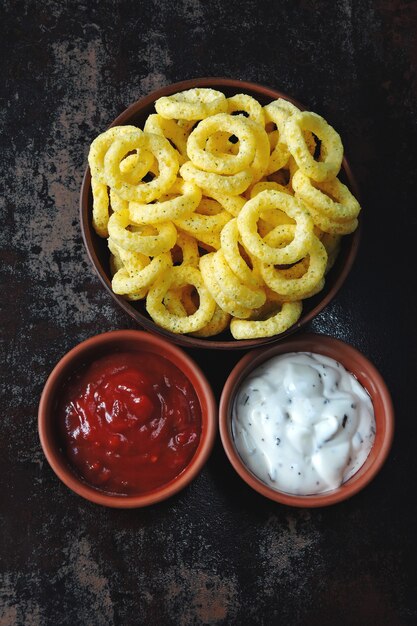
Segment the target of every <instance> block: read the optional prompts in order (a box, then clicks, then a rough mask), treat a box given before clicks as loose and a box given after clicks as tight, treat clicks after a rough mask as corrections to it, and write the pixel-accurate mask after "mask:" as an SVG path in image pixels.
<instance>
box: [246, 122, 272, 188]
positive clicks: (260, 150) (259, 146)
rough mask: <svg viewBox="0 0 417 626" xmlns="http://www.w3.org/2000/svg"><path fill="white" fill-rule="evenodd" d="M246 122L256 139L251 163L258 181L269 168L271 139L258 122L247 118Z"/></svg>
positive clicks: (255, 178) (254, 178)
mask: <svg viewBox="0 0 417 626" xmlns="http://www.w3.org/2000/svg"><path fill="white" fill-rule="evenodd" d="M246 124H247V125H248V126H249V128H250V129H251V131H252V133H253V135H254V136H255V139H256V151H255V156H254V159H253V161H252V163H251V169H252V173H253V180H254V181H255V182H257V181H258V180H260V179H261V178H262V176H264V174H265V173H266V171H267V168H268V163H269V154H270V145H269V139H268V135H267V134H266V131H265V128H264V127H263V126H261V125H260V124H258V123H257V122H254V121H252V120H251V119H247V120H246Z"/></svg>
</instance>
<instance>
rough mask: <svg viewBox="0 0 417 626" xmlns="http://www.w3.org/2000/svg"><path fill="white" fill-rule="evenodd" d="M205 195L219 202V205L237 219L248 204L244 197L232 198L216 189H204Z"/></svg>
mask: <svg viewBox="0 0 417 626" xmlns="http://www.w3.org/2000/svg"><path fill="white" fill-rule="evenodd" d="M202 191H203V194H204V195H205V196H208V197H209V198H213V199H214V200H217V202H218V203H219V204H221V206H222V207H223V208H224V209H225V210H226V211H227V212H228V213H230V214H231V215H233V217H237V216H238V215H239V213H240V211H241V209H242V207H243V206H244V204H245V203H246V199H245V198H243V197H242V196H231V195H230V194H226V193H220V192H218V191H217V190H216V189H208V188H206V187H204V188H203V189H202Z"/></svg>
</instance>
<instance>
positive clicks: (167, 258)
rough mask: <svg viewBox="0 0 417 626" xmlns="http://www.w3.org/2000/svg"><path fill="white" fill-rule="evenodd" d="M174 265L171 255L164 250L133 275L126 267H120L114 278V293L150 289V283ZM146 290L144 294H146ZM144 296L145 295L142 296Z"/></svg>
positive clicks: (128, 292)
mask: <svg viewBox="0 0 417 626" xmlns="http://www.w3.org/2000/svg"><path fill="white" fill-rule="evenodd" d="M171 266H172V260H171V255H170V254H169V252H164V253H163V254H160V255H158V256H156V257H154V258H153V259H152V261H150V263H149V265H146V266H145V267H144V268H143V269H141V270H140V271H137V272H136V273H135V274H134V275H133V276H132V274H131V273H130V272H129V271H128V270H127V268H126V267H124V268H122V269H120V270H119V271H118V272H117V273H116V274H115V275H114V276H113V280H112V289H113V291H114V293H118V294H120V295H124V294H131V293H137V292H138V291H140V290H146V291H147V290H148V289H149V287H150V285H151V284H152V283H153V282H154V281H155V280H156V279H157V278H158V276H160V274H162V273H163V272H165V271H166V270H168V269H169V268H170V267H171ZM146 291H145V293H144V295H146ZM142 297H144V296H142Z"/></svg>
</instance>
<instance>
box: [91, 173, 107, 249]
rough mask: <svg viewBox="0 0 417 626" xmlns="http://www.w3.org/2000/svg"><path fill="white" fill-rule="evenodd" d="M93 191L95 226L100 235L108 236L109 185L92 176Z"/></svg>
mask: <svg viewBox="0 0 417 626" xmlns="http://www.w3.org/2000/svg"><path fill="white" fill-rule="evenodd" d="M91 191H92V194H93V228H94V230H95V231H96V233H97V235H99V237H108V234H109V232H108V223H109V193H108V190H107V185H106V184H105V183H101V182H100V181H99V180H97V178H95V177H94V176H92V177H91Z"/></svg>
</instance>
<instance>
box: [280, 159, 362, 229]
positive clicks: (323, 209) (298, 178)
mask: <svg viewBox="0 0 417 626" xmlns="http://www.w3.org/2000/svg"><path fill="white" fill-rule="evenodd" d="M292 186H293V189H294V191H295V195H296V196H297V197H299V198H301V200H303V202H304V203H305V204H306V205H307V208H310V207H313V209H314V210H315V211H316V212H319V213H322V214H323V216H324V217H327V218H328V219H329V220H332V221H335V222H351V221H352V220H354V219H356V218H357V217H358V215H359V212H360V210H361V207H360V204H359V202H358V201H357V200H356V198H355V197H354V196H353V194H352V193H351V192H350V191H349V189H348V188H347V187H346V185H344V184H343V183H341V182H340V180H339V179H338V178H334V179H333V180H329V181H324V182H322V183H315V184H313V183H312V181H311V180H310V179H309V178H308V177H307V176H306V175H305V174H303V173H302V171H301V170H297V171H296V172H295V173H294V176H293V178H292Z"/></svg>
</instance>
